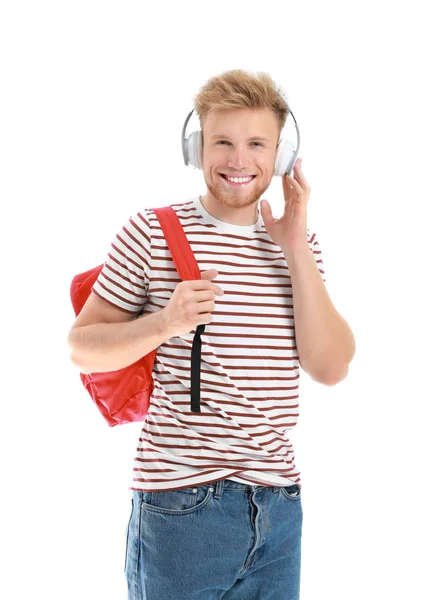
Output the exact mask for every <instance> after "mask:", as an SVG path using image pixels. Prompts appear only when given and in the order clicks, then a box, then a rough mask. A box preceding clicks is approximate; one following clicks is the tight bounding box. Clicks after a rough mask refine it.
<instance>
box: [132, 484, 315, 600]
mask: <svg viewBox="0 0 434 600" xmlns="http://www.w3.org/2000/svg"><path fill="white" fill-rule="evenodd" d="M302 521H303V510H302V506H301V495H300V487H299V486H298V485H291V486H289V487H274V486H268V487H267V486H260V485H248V484H247V485H245V484H242V483H238V482H236V481H231V480H229V479H221V480H220V481H215V482H213V483H208V484H205V485H202V486H198V487H188V488H183V489H179V490H172V491H167V492H166V491H163V492H137V491H133V492H132V499H131V515H130V520H129V523H128V527H127V531H126V552H125V577H126V580H127V583H128V599H129V600H221V599H223V600H299V598H300V565H301V531H302Z"/></svg>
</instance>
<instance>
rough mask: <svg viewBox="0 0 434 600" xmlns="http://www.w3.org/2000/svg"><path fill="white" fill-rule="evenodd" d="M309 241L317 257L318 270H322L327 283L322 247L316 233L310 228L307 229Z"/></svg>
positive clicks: (323, 278) (321, 272)
mask: <svg viewBox="0 0 434 600" xmlns="http://www.w3.org/2000/svg"><path fill="white" fill-rule="evenodd" d="M307 241H308V243H309V246H310V249H311V250H312V252H313V255H314V257H315V260H316V266H317V267H318V271H319V272H320V274H321V277H322V280H323V281H324V283H325V282H326V279H325V272H324V264H323V260H322V252H321V247H320V245H319V243H318V238H317V235H316V233H311V232H310V231H309V229H308V230H307Z"/></svg>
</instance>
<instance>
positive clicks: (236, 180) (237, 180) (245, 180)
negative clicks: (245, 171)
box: [220, 173, 256, 187]
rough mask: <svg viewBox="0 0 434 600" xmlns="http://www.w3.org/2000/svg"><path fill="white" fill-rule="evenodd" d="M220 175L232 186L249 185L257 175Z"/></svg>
mask: <svg viewBox="0 0 434 600" xmlns="http://www.w3.org/2000/svg"><path fill="white" fill-rule="evenodd" d="M220 176H221V177H222V178H223V179H224V180H225V182H226V184H227V185H229V186H231V187H247V186H248V185H249V183H251V182H252V181H253V180H254V179H255V177H256V175H249V176H247V177H229V175H223V174H222V173H220Z"/></svg>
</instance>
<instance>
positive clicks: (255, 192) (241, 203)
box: [204, 174, 271, 208]
mask: <svg viewBox="0 0 434 600" xmlns="http://www.w3.org/2000/svg"><path fill="white" fill-rule="evenodd" d="M216 176H217V177H218V178H219V179H221V183H220V182H219V181H217V183H215V182H213V180H212V179H211V178H210V177H209V176H207V175H205V174H204V178H205V184H206V187H207V189H208V191H209V192H210V193H211V194H212V195H213V196H214V198H216V199H217V200H218V201H219V202H220V203H221V204H223V205H224V206H228V207H230V208H244V207H246V206H251V205H252V204H255V202H257V201H258V200H259V198H260V197H261V196H262V194H263V193H264V192H265V190H266V189H268V187H269V185H270V183H271V182H268V184H267V183H265V182H263V180H262V183H261V180H260V178H259V177H258V176H257V177H255V179H254V180H253V181H252V183H251V184H250V186H249V191H248V192H247V191H245V190H243V189H242V188H240V189H239V190H237V189H233V190H231V189H229V188H228V187H227V186H226V185H225V184H224V183H223V179H222V178H221V176H220V175H216Z"/></svg>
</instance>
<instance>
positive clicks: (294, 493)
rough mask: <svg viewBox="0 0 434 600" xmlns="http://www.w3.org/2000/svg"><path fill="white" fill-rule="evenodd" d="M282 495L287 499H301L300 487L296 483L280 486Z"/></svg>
mask: <svg viewBox="0 0 434 600" xmlns="http://www.w3.org/2000/svg"><path fill="white" fill-rule="evenodd" d="M281 492H282V496H284V497H285V498H287V499H288V500H292V501H297V500H300V499H301V488H300V486H298V485H297V484H294V485H290V486H288V487H283V488H281Z"/></svg>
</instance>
